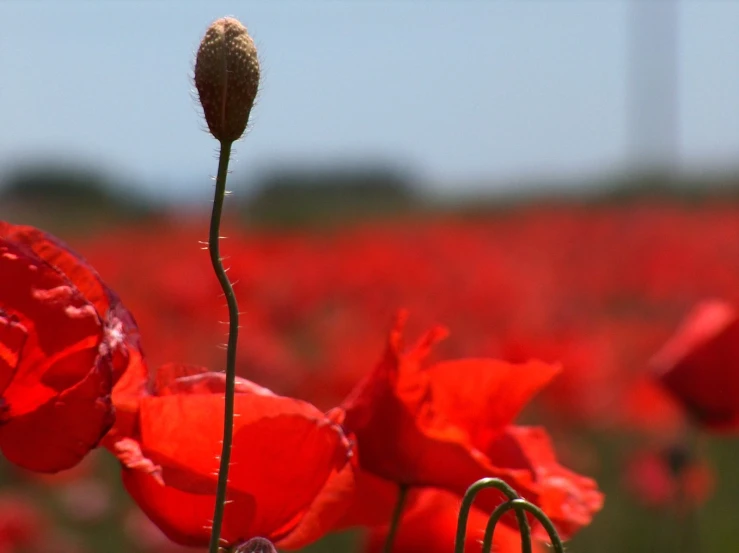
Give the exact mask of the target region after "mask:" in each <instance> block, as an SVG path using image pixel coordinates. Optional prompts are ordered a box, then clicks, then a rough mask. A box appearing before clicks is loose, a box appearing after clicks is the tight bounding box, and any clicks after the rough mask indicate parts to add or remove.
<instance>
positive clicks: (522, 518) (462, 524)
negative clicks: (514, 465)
mask: <svg viewBox="0 0 739 553" xmlns="http://www.w3.org/2000/svg"><path fill="white" fill-rule="evenodd" d="M486 488H495V489H496V490H498V491H499V492H500V493H502V494H503V495H505V496H506V497H507V498H508V500H509V501H512V500H514V499H520V496H519V495H518V494H517V493H516V490H514V489H513V488H511V487H510V486H509V485H508V484H506V483H505V482H504V481H503V480H501V479H500V478H482V479H480V480H478V481H477V482H475V483H474V484H472V485H471V486H470V487H469V488H467V492H466V493H465V494H464V497H463V498H462V506H461V507H460V509H459V518H458V519H457V536H456V538H455V540H454V553H464V541H465V536H466V535H467V520H468V519H469V516H470V509H471V508H472V503H474V501H475V497H477V494H478V493H480V492H481V491H482V490H484V489H486ZM516 518H517V519H518V528H519V531H520V532H521V551H522V553H531V528H530V526H529V521H528V519H527V518H526V515H525V514H524V513H523V511H520V510H519V509H516Z"/></svg>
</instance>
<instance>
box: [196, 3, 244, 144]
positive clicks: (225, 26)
mask: <svg viewBox="0 0 739 553" xmlns="http://www.w3.org/2000/svg"><path fill="white" fill-rule="evenodd" d="M195 86H196V88H197V89H198V95H199V97H200V104H201V105H202V106H203V113H204V114H205V120H206V122H207V123H208V128H209V129H210V133H211V134H212V135H213V136H214V137H215V138H217V139H218V140H220V141H221V142H233V141H234V140H237V139H238V138H240V137H241V135H242V134H244V131H245V130H246V124H247V123H248V121H249V114H250V113H251V108H252V106H253V105H254V99H255V98H256V96H257V89H258V87H259V60H258V59H257V48H256V46H254V41H253V40H252V38H251V37H250V36H249V33H247V32H246V27H244V26H243V25H242V24H241V23H240V22H239V21H238V20H237V19H234V18H233V17H224V18H221V19H218V20H217V21H214V22H213V24H212V25H211V26H210V27H208V30H207V31H206V32H205V36H204V37H203V40H202V42H201V43H200V48H199V49H198V54H197V57H196V58H195Z"/></svg>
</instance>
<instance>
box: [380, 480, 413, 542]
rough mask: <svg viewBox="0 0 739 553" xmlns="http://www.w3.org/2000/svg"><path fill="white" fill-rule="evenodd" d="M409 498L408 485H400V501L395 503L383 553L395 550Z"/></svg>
mask: <svg viewBox="0 0 739 553" xmlns="http://www.w3.org/2000/svg"><path fill="white" fill-rule="evenodd" d="M407 498H408V486H407V485H406V484H400V485H399V486H398V500H397V501H396V502H395V508H394V509H393V517H392V519H390V528H389V529H388V531H387V538H386V539H385V547H384V548H383V549H382V551H383V553H391V552H392V550H393V543H395V535H396V534H397V533H398V528H399V527H400V519H401V518H403V508H404V507H405V500H406V499H407Z"/></svg>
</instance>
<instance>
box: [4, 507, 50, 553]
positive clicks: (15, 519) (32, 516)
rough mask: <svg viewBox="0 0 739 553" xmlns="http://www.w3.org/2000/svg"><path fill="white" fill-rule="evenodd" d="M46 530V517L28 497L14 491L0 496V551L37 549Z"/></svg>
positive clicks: (6, 552) (11, 551)
mask: <svg viewBox="0 0 739 553" xmlns="http://www.w3.org/2000/svg"><path fill="white" fill-rule="evenodd" d="M47 530H48V524H47V520H46V517H45V516H44V515H43V513H42V512H41V511H40V510H39V509H38V508H37V507H36V506H35V505H34V504H33V503H31V502H30V501H29V500H28V499H26V498H24V497H22V496H20V495H16V494H14V493H5V494H3V495H2V496H0V553H13V552H15V551H19V550H23V551H26V550H29V551H30V550H31V549H30V548H36V549H38V546H39V544H40V543H43V536H44V534H46V532H47ZM34 550H35V549H34Z"/></svg>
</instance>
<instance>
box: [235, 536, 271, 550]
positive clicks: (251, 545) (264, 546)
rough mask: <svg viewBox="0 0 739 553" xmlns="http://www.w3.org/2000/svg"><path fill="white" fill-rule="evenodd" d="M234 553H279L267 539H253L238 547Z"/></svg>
mask: <svg viewBox="0 0 739 553" xmlns="http://www.w3.org/2000/svg"><path fill="white" fill-rule="evenodd" d="M234 553H277V549H275V546H274V545H272V542H271V541H269V540H268V539H266V538H252V539H250V540H249V541H247V542H246V543H242V544H241V545H239V546H238V547H236V549H234Z"/></svg>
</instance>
